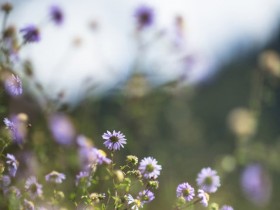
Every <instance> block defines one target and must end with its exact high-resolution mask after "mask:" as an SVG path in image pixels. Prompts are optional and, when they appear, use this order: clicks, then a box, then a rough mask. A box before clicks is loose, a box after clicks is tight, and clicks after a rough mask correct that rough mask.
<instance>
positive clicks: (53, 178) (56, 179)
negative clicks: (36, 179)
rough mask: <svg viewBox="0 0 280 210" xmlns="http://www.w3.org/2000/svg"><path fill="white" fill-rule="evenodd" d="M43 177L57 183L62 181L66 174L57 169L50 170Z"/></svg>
mask: <svg viewBox="0 0 280 210" xmlns="http://www.w3.org/2000/svg"><path fill="white" fill-rule="evenodd" d="M45 178H46V181H47V182H52V183H56V184H59V183H62V182H63V180H64V179H65V178H66V176H65V174H62V173H58V172H57V171H52V172H51V173H49V174H47V175H46V176H45Z"/></svg>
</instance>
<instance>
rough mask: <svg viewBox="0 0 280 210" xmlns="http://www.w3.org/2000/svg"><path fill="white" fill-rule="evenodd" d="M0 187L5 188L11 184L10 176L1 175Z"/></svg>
mask: <svg viewBox="0 0 280 210" xmlns="http://www.w3.org/2000/svg"><path fill="white" fill-rule="evenodd" d="M0 181H1V182H0V187H1V188H2V189H5V188H7V187H8V186H9V185H10V184H11V178H10V177H9V176H7V175H3V176H1V177H0Z"/></svg>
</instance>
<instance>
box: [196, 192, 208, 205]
mask: <svg viewBox="0 0 280 210" xmlns="http://www.w3.org/2000/svg"><path fill="white" fill-rule="evenodd" d="M197 197H199V198H200V199H201V200H200V203H201V204H202V205H203V206H204V207H207V206H208V201H209V195H208V194H207V193H205V192H204V191H203V190H201V189H200V190H198V192H197Z"/></svg>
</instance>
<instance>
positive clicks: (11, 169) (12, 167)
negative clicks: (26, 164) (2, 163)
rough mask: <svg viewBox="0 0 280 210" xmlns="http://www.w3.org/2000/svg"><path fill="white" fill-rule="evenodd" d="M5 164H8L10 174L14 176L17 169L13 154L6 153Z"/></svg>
mask: <svg viewBox="0 0 280 210" xmlns="http://www.w3.org/2000/svg"><path fill="white" fill-rule="evenodd" d="M6 158H7V161H6V163H7V165H8V171H9V174H10V176H12V177H15V176H16V173H17V169H18V165H19V164H18V161H17V160H16V158H15V156H13V155H11V154H7V156H6Z"/></svg>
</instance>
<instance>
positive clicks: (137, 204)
mask: <svg viewBox="0 0 280 210" xmlns="http://www.w3.org/2000/svg"><path fill="white" fill-rule="evenodd" d="M126 199H127V203H128V204H132V206H131V209H132V210H138V209H139V208H143V203H142V202H141V201H140V200H139V199H134V198H133V197H132V195H130V194H129V195H127V196H126Z"/></svg>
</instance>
